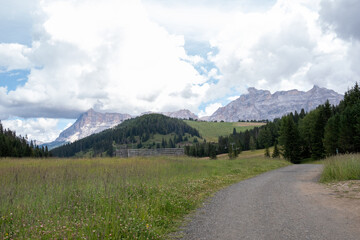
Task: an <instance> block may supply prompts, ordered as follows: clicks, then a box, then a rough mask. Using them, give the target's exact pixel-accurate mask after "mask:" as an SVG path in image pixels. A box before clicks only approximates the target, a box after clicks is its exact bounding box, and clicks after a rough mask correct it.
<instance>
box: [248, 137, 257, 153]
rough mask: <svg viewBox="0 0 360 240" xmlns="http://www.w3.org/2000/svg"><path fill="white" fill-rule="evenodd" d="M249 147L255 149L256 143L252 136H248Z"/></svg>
mask: <svg viewBox="0 0 360 240" xmlns="http://www.w3.org/2000/svg"><path fill="white" fill-rule="evenodd" d="M249 147H250V150H251V151H255V149H256V143H255V140H254V137H253V136H251V137H250V141H249Z"/></svg>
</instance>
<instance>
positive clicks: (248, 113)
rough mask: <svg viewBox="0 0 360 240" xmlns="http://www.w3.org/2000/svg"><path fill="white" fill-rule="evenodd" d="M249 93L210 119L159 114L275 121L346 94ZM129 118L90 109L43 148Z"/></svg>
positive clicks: (335, 101) (317, 90)
mask: <svg viewBox="0 0 360 240" xmlns="http://www.w3.org/2000/svg"><path fill="white" fill-rule="evenodd" d="M248 91H249V93H248V94H243V95H241V96H240V97H239V98H238V99H236V100H234V101H232V102H230V103H229V104H228V105H226V106H224V107H221V108H219V109H218V110H217V111H215V112H214V114H212V115H211V116H207V117H202V118H199V117H198V116H197V115H195V114H194V113H192V112H191V111H189V110H187V109H181V110H178V111H175V112H162V113H159V114H162V115H165V116H168V117H171V118H178V119H193V120H203V121H226V122H237V121H238V120H265V119H268V120H273V119H274V118H278V117H281V116H283V115H285V114H287V113H290V112H294V111H295V110H296V111H298V112H300V110H301V109H302V108H304V110H305V111H310V110H312V109H314V108H316V107H317V106H318V105H320V104H323V103H325V101H326V100H327V99H328V100H329V101H330V103H331V104H334V105H337V104H338V103H339V102H340V100H342V99H343V95H340V94H338V93H336V92H335V91H333V90H329V89H326V88H320V87H318V86H314V87H313V88H312V89H311V90H309V91H307V92H303V91H298V90H290V91H278V92H275V93H274V94H271V93H270V91H267V90H257V89H256V88H249V89H248ZM151 113H153V112H145V113H142V115H145V114H151ZM130 118H133V116H131V115H129V114H121V113H99V112H96V111H94V110H93V109H90V110H88V111H87V112H85V113H83V114H81V115H80V117H79V118H78V119H77V120H76V122H75V123H74V124H73V125H72V126H70V127H69V128H67V129H66V130H64V131H63V132H61V133H60V135H59V137H58V138H57V139H56V140H55V141H53V142H51V143H47V144H44V145H47V146H48V147H49V149H52V148H54V147H57V146H60V145H63V144H65V143H72V142H74V141H77V140H80V139H82V138H85V137H87V136H89V135H91V134H94V133H99V132H101V131H103V130H106V129H109V128H112V127H115V126H116V125H118V124H120V123H122V122H123V121H125V120H127V119H130Z"/></svg>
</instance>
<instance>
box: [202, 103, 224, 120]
mask: <svg viewBox="0 0 360 240" xmlns="http://www.w3.org/2000/svg"><path fill="white" fill-rule="evenodd" d="M220 107H222V104H221V103H212V104H209V105H207V106H206V108H205V110H203V111H200V112H199V114H198V116H199V117H205V116H211V115H212V114H213V113H214V112H215V111H216V110H218V108H220Z"/></svg>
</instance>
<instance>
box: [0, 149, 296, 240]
mask: <svg viewBox="0 0 360 240" xmlns="http://www.w3.org/2000/svg"><path fill="white" fill-rule="evenodd" d="M244 156H246V154H244V155H243V154H241V155H239V158H237V159H234V160H228V159H227V158H222V159H218V160H207V159H196V158H189V157H177V158H176V157H153V158H129V159H119V158H93V159H9V158H5V159H0V239H60V238H61V239H166V238H167V236H168V234H169V233H171V232H172V231H175V230H176V228H177V227H178V226H179V224H180V223H181V221H182V219H183V217H184V216H185V215H186V214H188V213H189V212H190V211H192V210H194V209H196V208H197V207H198V206H199V204H200V203H201V202H203V201H204V200H205V198H207V197H209V196H210V195H211V194H212V193H214V192H215V191H217V190H219V189H221V188H223V187H225V186H228V185H230V184H232V183H235V182H238V181H240V180H244V179H246V178H250V177H253V176H255V175H258V174H260V173H263V172H265V171H269V170H273V169H276V168H279V167H283V166H286V165H289V163H288V162H286V161H284V160H279V159H267V158H264V157H259V156H254V157H253V158H244V159H242V157H244Z"/></svg>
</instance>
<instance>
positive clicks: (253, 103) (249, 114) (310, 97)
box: [208, 86, 344, 122]
mask: <svg viewBox="0 0 360 240" xmlns="http://www.w3.org/2000/svg"><path fill="white" fill-rule="evenodd" d="M248 92H249V93H248V94H244V95H241V96H240V97H239V98H237V99H236V100H234V101H232V102H230V103H229V104H228V105H226V106H225V107H221V108H219V109H218V110H216V111H215V112H214V113H213V114H212V115H211V116H210V117H209V118H208V121H225V122H237V121H239V120H266V119H268V120H273V119H275V118H280V117H282V116H283V115H285V114H288V113H290V112H295V111H297V112H300V111H301V109H304V110H305V112H309V111H310V110H312V109H314V108H316V107H317V106H319V105H320V104H324V103H325V102H326V100H329V102H330V104H332V105H338V104H339V103H340V101H341V100H342V99H343V97H344V96H343V95H341V94H338V93H336V92H335V91H333V90H329V89H326V88H320V87H318V86H314V87H313V88H312V89H311V90H309V91H307V92H303V91H298V90H296V89H294V90H290V91H279V92H275V93H274V94H271V93H270V91H267V90H257V89H256V88H249V89H248Z"/></svg>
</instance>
